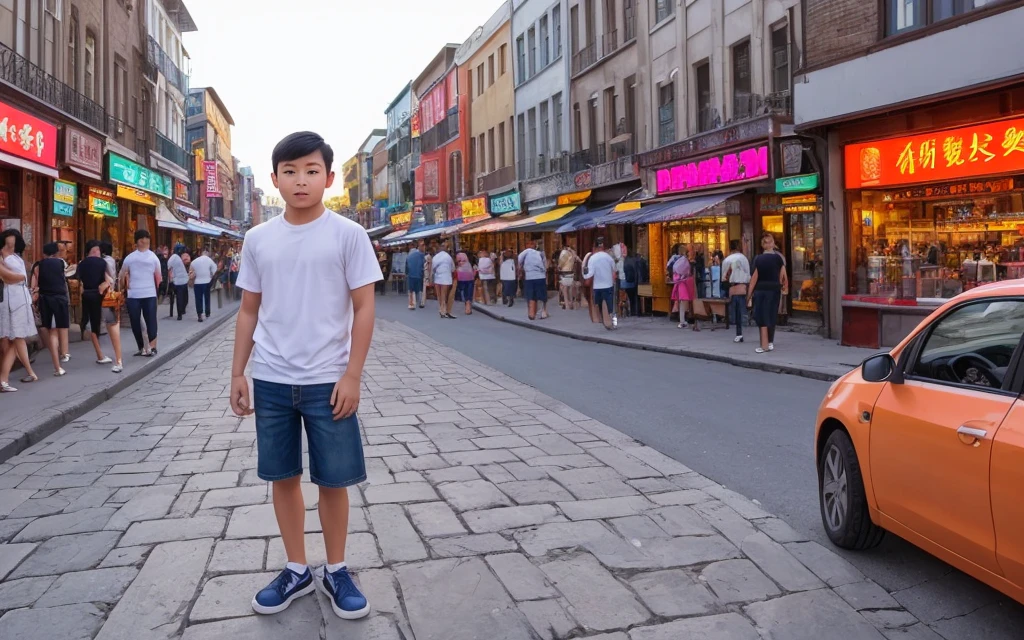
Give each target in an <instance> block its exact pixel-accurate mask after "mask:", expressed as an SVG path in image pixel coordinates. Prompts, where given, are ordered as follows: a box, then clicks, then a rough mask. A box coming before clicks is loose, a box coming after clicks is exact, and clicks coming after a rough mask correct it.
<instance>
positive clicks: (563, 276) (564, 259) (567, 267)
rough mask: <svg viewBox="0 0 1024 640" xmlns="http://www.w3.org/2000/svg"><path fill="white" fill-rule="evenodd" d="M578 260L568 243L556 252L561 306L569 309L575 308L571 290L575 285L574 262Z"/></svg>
mask: <svg viewBox="0 0 1024 640" xmlns="http://www.w3.org/2000/svg"><path fill="white" fill-rule="evenodd" d="M579 261H580V257H579V256H578V255H576V252H575V251H573V250H572V247H570V246H569V245H565V246H563V247H562V252H561V253H560V254H558V288H559V289H560V290H561V293H562V307H563V308H564V309H567V310H569V311H572V310H574V309H575V308H576V299H575V297H574V295H573V290H574V289H575V286H576V263H578V262H579Z"/></svg>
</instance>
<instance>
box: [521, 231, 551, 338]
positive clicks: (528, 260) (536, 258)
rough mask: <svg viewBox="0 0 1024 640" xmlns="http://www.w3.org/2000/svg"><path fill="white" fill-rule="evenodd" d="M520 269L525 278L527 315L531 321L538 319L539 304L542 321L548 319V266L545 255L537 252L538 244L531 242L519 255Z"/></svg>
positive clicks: (524, 290)
mask: <svg viewBox="0 0 1024 640" xmlns="http://www.w3.org/2000/svg"><path fill="white" fill-rule="evenodd" d="M519 268H520V269H521V270H522V271H523V274H524V276H525V278H524V284H523V293H524V294H525V295H526V302H527V314H528V316H529V318H530V320H533V319H535V318H536V317H537V306H538V303H539V304H540V305H541V307H542V308H541V315H540V318H541V320H544V319H546V318H547V317H548V278H547V276H548V265H547V261H546V260H545V259H544V254H543V253H541V252H540V251H537V243H536V242H535V241H533V240H530V241H529V242H527V243H526V249H524V250H523V252H522V253H520V254H519Z"/></svg>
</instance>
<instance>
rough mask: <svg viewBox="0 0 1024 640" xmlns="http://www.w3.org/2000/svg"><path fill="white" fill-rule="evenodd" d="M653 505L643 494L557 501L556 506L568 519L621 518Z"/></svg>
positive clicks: (641, 511) (640, 511)
mask: <svg viewBox="0 0 1024 640" xmlns="http://www.w3.org/2000/svg"><path fill="white" fill-rule="evenodd" d="M653 506H654V505H653V504H652V503H651V501H650V500H648V499H647V498H645V497H643V496H626V497H622V498H599V499H597V500H578V501H576V502H559V503H558V508H559V509H561V510H562V512H563V513H564V514H565V515H566V516H568V517H569V519H570V520H599V519H602V518H621V517H623V516H632V515H636V514H639V513H643V512H644V511H646V510H648V509H650V508H651V507H653Z"/></svg>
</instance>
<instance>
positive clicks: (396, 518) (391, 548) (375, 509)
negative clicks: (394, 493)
mask: <svg viewBox="0 0 1024 640" xmlns="http://www.w3.org/2000/svg"><path fill="white" fill-rule="evenodd" d="M369 511H370V521H371V522H372V523H373V530H374V531H375V532H376V533H377V543H378V544H379V545H380V549H381V552H382V555H383V557H384V562H386V563H392V562H411V561H414V560H423V559H425V558H426V557H427V555H428V554H427V549H426V547H424V546H423V541H422V540H420V537H419V534H417V533H416V530H415V529H414V528H413V526H412V524H411V523H410V522H409V519H408V518H407V517H406V515H405V511H404V510H403V509H402V507H401V506H400V505H396V504H379V505H373V506H371V507H370V508H369Z"/></svg>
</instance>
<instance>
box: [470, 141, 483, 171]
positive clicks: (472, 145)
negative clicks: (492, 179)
mask: <svg viewBox="0 0 1024 640" xmlns="http://www.w3.org/2000/svg"><path fill="white" fill-rule="evenodd" d="M477 155H479V154H478V152H477V150H476V138H471V139H470V140H469V175H471V176H474V177H475V176H476V175H477V174H482V173H483V170H478V169H477V166H476V164H477V163H476V157H477Z"/></svg>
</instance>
